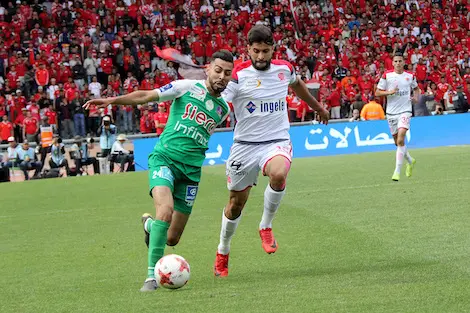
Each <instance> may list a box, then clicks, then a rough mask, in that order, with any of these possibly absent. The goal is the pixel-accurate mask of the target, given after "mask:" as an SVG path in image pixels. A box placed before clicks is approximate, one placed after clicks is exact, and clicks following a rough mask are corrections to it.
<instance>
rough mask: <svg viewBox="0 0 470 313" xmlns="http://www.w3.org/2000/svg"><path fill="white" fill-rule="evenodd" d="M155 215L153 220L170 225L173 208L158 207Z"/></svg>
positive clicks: (168, 206) (166, 206)
mask: <svg viewBox="0 0 470 313" xmlns="http://www.w3.org/2000/svg"><path fill="white" fill-rule="evenodd" d="M156 209H157V214H156V215H155V219H157V220H161V221H164V222H167V223H171V218H172V216H173V207H172V206H170V205H159V206H157V207H156Z"/></svg>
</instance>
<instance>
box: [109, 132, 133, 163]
mask: <svg viewBox="0 0 470 313" xmlns="http://www.w3.org/2000/svg"><path fill="white" fill-rule="evenodd" d="M126 140H127V138H126V135H124V134H120V135H119V136H118V137H117V140H116V142H115V143H114V144H113V148H112V150H111V162H112V163H111V164H113V162H116V163H119V164H120V165H121V172H124V166H125V165H126V163H127V170H126V171H127V172H130V171H132V168H133V165H132V163H133V162H134V154H133V152H132V151H129V150H126V149H124V147H123V144H124V142H125V141H126Z"/></svg>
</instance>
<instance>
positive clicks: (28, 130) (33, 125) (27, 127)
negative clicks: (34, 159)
mask: <svg viewBox="0 0 470 313" xmlns="http://www.w3.org/2000/svg"><path fill="white" fill-rule="evenodd" d="M37 125H38V120H37V119H36V118H35V117H30V118H28V117H25V118H24V120H23V127H24V131H25V134H27V135H34V134H36V132H37V131H38V127H37Z"/></svg>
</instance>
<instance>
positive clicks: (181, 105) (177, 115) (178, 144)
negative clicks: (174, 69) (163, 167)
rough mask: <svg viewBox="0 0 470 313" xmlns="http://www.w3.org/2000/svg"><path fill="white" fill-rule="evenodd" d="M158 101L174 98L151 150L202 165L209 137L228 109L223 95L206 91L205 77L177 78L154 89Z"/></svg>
mask: <svg viewBox="0 0 470 313" xmlns="http://www.w3.org/2000/svg"><path fill="white" fill-rule="evenodd" d="M157 92H158V95H159V99H160V100H159V101H160V102H162V101H168V100H173V103H172V104H171V109H170V115H169V117H168V122H167V123H166V126H165V129H164V131H163V133H162V134H161V135H160V141H159V142H158V143H157V144H156V145H155V148H154V151H158V152H160V153H163V154H165V155H166V156H168V157H169V158H170V159H172V160H174V161H177V162H180V163H183V164H187V165H191V166H194V167H201V166H202V163H203V162H204V159H205V152H206V150H207V148H208V144H209V138H210V136H211V135H212V133H213V132H214V129H215V128H216V127H217V126H218V125H219V124H220V123H222V122H223V121H224V120H225V119H226V118H227V115H228V114H229V112H230V107H229V106H228V104H227V102H225V100H224V99H223V98H222V97H219V98H216V97H214V96H212V95H210V94H209V91H208V90H207V87H206V84H205V81H204V80H187V79H183V80H177V81H174V82H172V83H170V84H168V85H165V86H163V87H161V88H159V89H157Z"/></svg>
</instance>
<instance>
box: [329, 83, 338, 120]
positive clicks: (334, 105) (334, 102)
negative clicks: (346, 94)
mask: <svg viewBox="0 0 470 313" xmlns="http://www.w3.org/2000/svg"><path fill="white" fill-rule="evenodd" d="M327 102H328V106H329V107H330V108H331V118H332V119H339V118H341V116H340V112H341V94H340V92H339V91H338V89H334V90H333V91H332V92H331V94H330V95H329V96H328V98H327Z"/></svg>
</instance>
